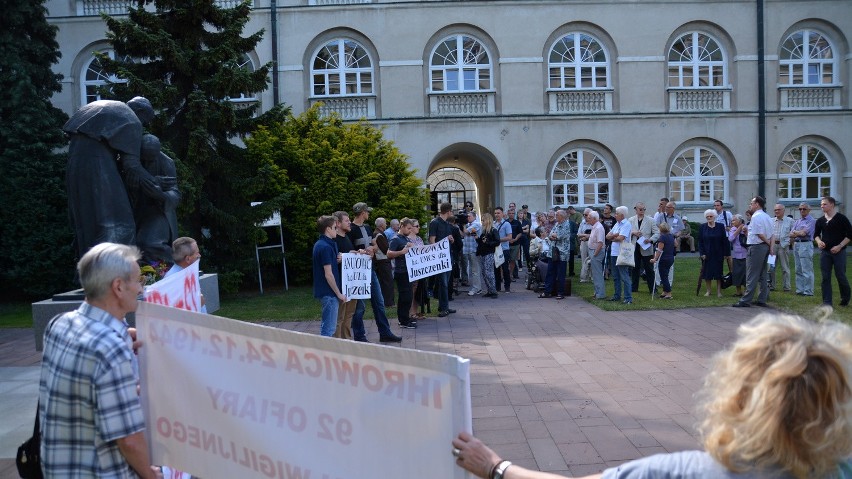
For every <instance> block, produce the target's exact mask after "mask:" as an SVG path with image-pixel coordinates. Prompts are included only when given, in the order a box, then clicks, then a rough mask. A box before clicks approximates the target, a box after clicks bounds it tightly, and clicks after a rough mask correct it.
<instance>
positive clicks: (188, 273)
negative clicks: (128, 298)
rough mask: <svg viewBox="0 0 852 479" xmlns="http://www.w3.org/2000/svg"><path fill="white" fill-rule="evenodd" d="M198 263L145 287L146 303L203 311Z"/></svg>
mask: <svg viewBox="0 0 852 479" xmlns="http://www.w3.org/2000/svg"><path fill="white" fill-rule="evenodd" d="M198 263H199V262H198V261H196V262H194V263H192V264H191V265H189V266H187V267H186V268H184V269H183V270H181V271H178V272H177V273H174V274H172V275H170V276H169V277H167V278H163V279H161V280H159V281H157V282H156V283H154V284H152V285H150V286H146V287H145V301H146V302H148V303H154V304H164V305H166V306H171V307H173V308H179V309H185V310H187V311H199V310H201V285H200V283H199V282H198Z"/></svg>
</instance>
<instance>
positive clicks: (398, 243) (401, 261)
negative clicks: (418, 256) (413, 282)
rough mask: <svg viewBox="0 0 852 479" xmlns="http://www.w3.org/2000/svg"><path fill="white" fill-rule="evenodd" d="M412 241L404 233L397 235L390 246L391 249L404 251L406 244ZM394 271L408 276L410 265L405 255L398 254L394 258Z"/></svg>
mask: <svg viewBox="0 0 852 479" xmlns="http://www.w3.org/2000/svg"><path fill="white" fill-rule="evenodd" d="M408 243H411V240H409V239H408V238H407V237H405V236H402V235H396V236H394V238H393V239H392V240H391V241H390V246H388V250H389V251H402V250H403V249H405V245H406V244H408ZM393 272H394V274H395V275H400V274H404V275H405V277H406V278H407V277H408V266H407V264H406V261H405V256H397V257H396V258H394V267H393Z"/></svg>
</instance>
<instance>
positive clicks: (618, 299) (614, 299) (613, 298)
mask: <svg viewBox="0 0 852 479" xmlns="http://www.w3.org/2000/svg"><path fill="white" fill-rule="evenodd" d="M609 300H610V301H621V298H616V297H615V296H613V297H612V298H609Z"/></svg>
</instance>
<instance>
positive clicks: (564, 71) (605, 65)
mask: <svg viewBox="0 0 852 479" xmlns="http://www.w3.org/2000/svg"><path fill="white" fill-rule="evenodd" d="M569 42H570V45H569ZM557 49H560V50H562V51H558V50H557ZM593 49H594V51H593ZM598 52H600V53H603V56H604V59H603V61H595V60H594V58H595V56H596V53H598ZM554 56H558V57H560V58H561V61H555V59H554ZM601 69H603V70H604V73H603V75H602V76H603V84H601V85H599V84H597V79H598V77H599V75H597V72H598V71H599V70H601ZM554 70H556V71H557V72H558V79H557V75H554ZM584 71H587V72H589V75H588V76H589V77H590V82H591V85H589V86H584V85H583V83H584V78H583V72H584ZM547 75H548V89H549V90H552V91H568V90H600V89H608V88H610V68H609V52H607V50H606V47H605V46H604V44H603V42H601V41H600V40H599V39H598V38H596V37H595V36H593V35H590V34H588V33H583V32H570V33H568V34H566V35H563V36H561V37H560V38H559V39H557V40H556V41H555V42H553V45H551V46H550V50H549V53H548V64H547ZM555 80H556V81H558V85H554V81H555ZM572 82H573V85H572V84H571V83H572Z"/></svg>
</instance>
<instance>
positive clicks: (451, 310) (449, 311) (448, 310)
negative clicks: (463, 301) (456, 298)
mask: <svg viewBox="0 0 852 479" xmlns="http://www.w3.org/2000/svg"><path fill="white" fill-rule="evenodd" d="M447 312H448V313H449V314H453V313H455V312H456V310H455V309H452V308H447Z"/></svg>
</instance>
